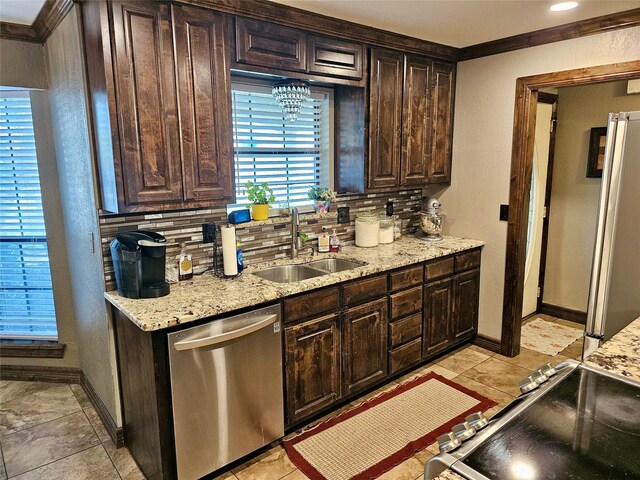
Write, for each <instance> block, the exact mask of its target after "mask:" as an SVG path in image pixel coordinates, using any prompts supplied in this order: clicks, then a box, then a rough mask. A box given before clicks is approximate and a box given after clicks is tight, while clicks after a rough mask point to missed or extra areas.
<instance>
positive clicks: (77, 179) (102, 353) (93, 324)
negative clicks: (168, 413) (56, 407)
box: [45, 6, 122, 425]
mask: <svg viewBox="0 0 640 480" xmlns="http://www.w3.org/2000/svg"><path fill="white" fill-rule="evenodd" d="M80 31H81V30H80V23H79V18H78V7H77V6H74V7H73V8H72V9H71V11H70V12H69V14H68V15H67V16H66V17H65V19H64V20H63V21H62V23H61V24H60V25H59V26H58V28H56V30H55V31H54V32H53V33H52V34H51V36H50V37H49V39H48V40H47V42H46V43H45V57H46V60H47V70H48V72H49V95H50V99H51V117H52V125H53V129H54V132H53V133H54V140H55V146H56V157H57V159H58V176H59V185H60V196H61V199H62V205H63V208H64V211H65V216H64V226H65V233H66V242H67V249H68V251H69V253H70V261H69V267H70V273H71V285H72V291H73V305H74V310H75V315H76V319H77V328H78V339H79V342H78V353H79V359H80V368H82V370H83V371H84V373H85V374H86V376H87V377H88V379H89V381H90V382H91V384H92V385H93V387H94V389H95V391H96V393H97V394H98V396H99V397H100V399H101V400H102V402H103V403H104V404H105V406H106V407H107V409H108V410H109V413H110V414H111V416H112V417H113V418H114V420H115V421H116V423H117V425H121V424H122V422H121V419H120V411H119V408H118V403H117V399H116V387H115V385H116V378H115V373H114V372H115V360H114V356H113V342H112V338H111V333H112V332H111V330H110V323H109V322H108V319H107V311H106V304H105V300H104V298H103V292H104V279H103V276H102V259H101V254H100V244H99V239H100V232H99V228H98V215H97V209H96V200H95V199H96V197H95V190H94V182H93V176H94V172H93V162H92V151H91V142H90V136H89V135H90V133H89V132H90V129H89V124H88V120H87V96H86V92H85V81H84V72H85V68H84V64H83V61H82V58H83V52H82V43H81V36H80Z"/></svg>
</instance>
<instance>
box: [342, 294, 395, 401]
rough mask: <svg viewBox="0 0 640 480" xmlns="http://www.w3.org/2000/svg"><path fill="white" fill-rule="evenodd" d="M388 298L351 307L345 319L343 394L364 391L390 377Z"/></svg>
mask: <svg viewBox="0 0 640 480" xmlns="http://www.w3.org/2000/svg"><path fill="white" fill-rule="evenodd" d="M387 310H388V302H387V299H386V298H382V299H380V300H376V301H375V302H370V303H367V304H365V305H362V306H359V307H354V308H350V309H349V310H347V311H346V312H345V313H344V315H343V316H342V350H343V357H342V370H343V386H344V390H343V391H344V394H345V395H350V394H351V393H354V392H357V391H360V390H363V389H365V388H366V387H368V386H370V385H373V384H375V383H377V382H378V381H380V380H382V379H383V378H384V377H385V376H386V375H387V329H388V327H387V325H388V323H389V322H388V317H387Z"/></svg>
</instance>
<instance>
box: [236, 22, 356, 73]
mask: <svg viewBox="0 0 640 480" xmlns="http://www.w3.org/2000/svg"><path fill="white" fill-rule="evenodd" d="M235 50H236V51H235V54H236V56H235V62H236V64H235V66H236V67H238V68H245V69H247V68H248V69H249V70H251V68H249V67H258V69H257V70H259V71H261V72H263V73H264V72H266V73H269V72H272V73H278V71H279V70H284V71H287V72H293V73H304V74H308V75H309V77H310V78H313V79H317V78H315V77H314V76H318V77H336V78H344V79H347V80H360V79H362V77H363V71H364V58H363V57H364V46H363V45H362V44H360V43H354V42H349V41H345V40H340V39H337V38H331V37H324V36H321V35H313V34H310V33H307V32H305V31H303V30H297V29H295V28H290V27H284V26H282V25H276V24H274V23H268V22H262V21H259V20H251V19H248V18H241V17H237V18H236V29H235ZM245 66H249V67H245ZM298 76H300V75H298Z"/></svg>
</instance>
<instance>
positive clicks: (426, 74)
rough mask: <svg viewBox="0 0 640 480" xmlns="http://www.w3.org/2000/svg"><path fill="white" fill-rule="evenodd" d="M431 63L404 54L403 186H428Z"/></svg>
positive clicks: (423, 58)
mask: <svg viewBox="0 0 640 480" xmlns="http://www.w3.org/2000/svg"><path fill="white" fill-rule="evenodd" d="M431 67H432V61H431V60H429V59H428V58H425V57H421V56H419V55H405V58H404V93H403V101H402V158H401V160H400V162H401V179H400V181H401V184H402V185H403V186H412V185H415V186H420V185H426V183H427V177H428V176H429V170H430V168H431V167H430V163H431V155H432V150H433V147H432V144H431V142H432V137H431V135H432V133H433V125H432V123H433V116H432V109H431V102H430V99H431V89H432V87H431V78H432V75H431Z"/></svg>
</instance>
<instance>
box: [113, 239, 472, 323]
mask: <svg viewBox="0 0 640 480" xmlns="http://www.w3.org/2000/svg"><path fill="white" fill-rule="evenodd" d="M483 245H484V242H482V241H479V240H471V239H466V238H457V237H444V239H443V240H442V241H441V242H435V243H431V242H425V241H422V240H419V239H417V238H416V237H415V236H413V235H405V236H403V237H401V238H400V239H399V240H397V241H395V242H394V243H391V244H388V245H380V246H378V247H375V248H361V247H355V246H347V247H343V249H342V251H341V252H340V253H333V254H319V255H316V256H315V257H305V258H302V257H301V258H299V259H297V260H287V259H282V260H276V261H273V262H264V263H260V264H256V265H251V266H248V267H247V268H246V269H245V270H244V272H243V273H242V275H240V276H239V277H237V278H233V279H222V278H218V277H216V276H214V275H213V274H212V273H211V272H207V273H204V274H203V275H201V276H195V277H194V279H193V280H190V281H188V282H181V283H179V284H172V285H171V293H169V295H167V296H165V297H161V298H153V299H132V298H126V297H123V296H121V295H118V292H116V291H112V292H106V293H105V294H104V296H105V298H106V299H107V300H108V301H109V302H110V303H111V304H113V305H114V306H115V307H116V308H117V309H119V310H120V311H121V312H122V313H123V314H124V315H125V316H126V317H127V318H129V319H130V320H131V321H132V322H133V323H135V324H136V325H137V326H138V327H140V329H142V330H144V331H148V332H151V331H155V330H161V329H163V328H168V327H173V326H176V325H182V324H185V323H188V322H192V321H195V320H200V319H202V318H207V317H212V316H215V315H219V314H221V313H227V312H232V311H234V310H238V309H241V308H246V307H251V306H254V305H259V304H262V303H267V302H272V301H274V300H277V299H279V298H283V297H287V296H290V295H294V294H296V293H302V292H306V291H309V290H313V289H316V288H321V287H326V286H328V285H333V284H336V283H341V282H344V281H346V280H352V279H355V278H360V277H364V276H367V275H372V274H375V273H378V272H383V271H387V270H393V269H395V268H399V267H404V266H406V265H411V264H414V263H419V262H424V261H426V260H431V259H433V258H438V257H442V256H445V255H450V254H452V253H456V252H462V251H464V250H469V249H472V248H477V247H481V246H483ZM322 258H344V259H349V260H355V261H357V262H363V263H366V265H363V266H362V267H357V268H354V269H351V270H347V271H344V272H338V273H332V274H329V275H323V276H321V277H316V278H311V279H308V280H303V281H300V282H296V283H290V284H284V283H273V282H270V281H268V280H264V279H262V278H260V277H257V276H255V275H252V274H251V273H252V272H255V271H258V270H262V269H264V268H268V267H272V266H275V265H283V264H293V263H296V264H299V263H306V262H309V261H312V260H319V259H322Z"/></svg>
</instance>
